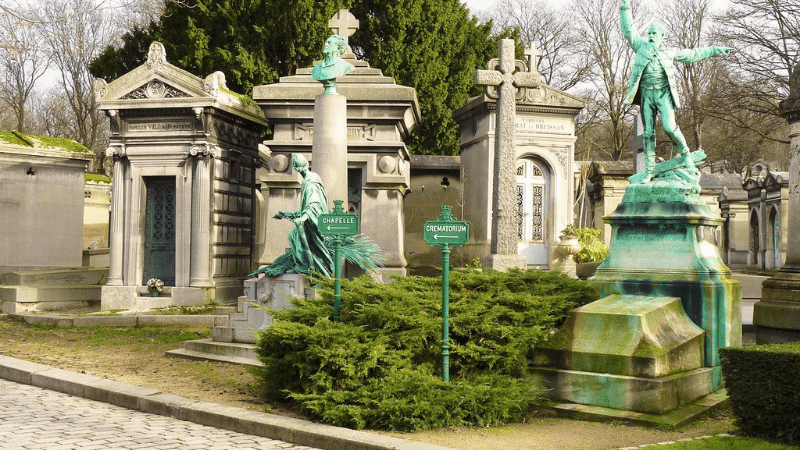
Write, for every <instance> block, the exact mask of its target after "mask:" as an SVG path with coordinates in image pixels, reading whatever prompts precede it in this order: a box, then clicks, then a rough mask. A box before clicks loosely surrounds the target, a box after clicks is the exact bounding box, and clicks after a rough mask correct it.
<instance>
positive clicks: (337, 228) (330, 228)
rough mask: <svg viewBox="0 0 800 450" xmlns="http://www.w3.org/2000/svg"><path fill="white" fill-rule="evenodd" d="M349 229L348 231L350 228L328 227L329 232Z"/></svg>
mask: <svg viewBox="0 0 800 450" xmlns="http://www.w3.org/2000/svg"><path fill="white" fill-rule="evenodd" d="M349 229H350V227H332V226H330V225H328V231H331V230H349Z"/></svg>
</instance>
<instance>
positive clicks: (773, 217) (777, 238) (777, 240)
mask: <svg viewBox="0 0 800 450" xmlns="http://www.w3.org/2000/svg"><path fill="white" fill-rule="evenodd" d="M769 220H770V225H771V226H772V268H778V267H780V266H781V227H780V222H779V221H778V213H777V212H776V211H775V210H774V209H773V210H772V211H771V212H770V215H769Z"/></svg>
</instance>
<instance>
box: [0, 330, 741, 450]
mask: <svg viewBox="0 0 800 450" xmlns="http://www.w3.org/2000/svg"><path fill="white" fill-rule="evenodd" d="M0 317H2V316H0ZM209 334H210V330H209V329H197V330H186V329H173V328H162V329H159V330H154V332H152V333H151V332H147V330H138V331H136V332H124V333H120V335H116V334H114V333H105V332H103V331H101V329H81V328H48V327H31V326H28V325H24V324H22V323H20V322H16V321H14V320H11V319H8V318H6V317H2V318H0V354H3V355H6V356H12V357H15V358H19V359H24V360H27V361H32V362H37V363H40V364H47V365H49V366H53V367H57V368H60V369H64V370H70V371H74V372H80V373H87V374H91V375H95V376H99V377H105V378H109V379H113V380H118V381H124V382H127V383H131V384H135V385H138V386H145V387H150V388H153V389H158V390H160V391H163V392H167V393H170V394H175V395H179V396H182V397H186V398H191V399H196V400H202V401H208V402H215V403H221V404H224V405H230V406H236V407H240V408H246V409H251V410H259V411H268V412H272V413H275V414H283V415H290V416H293V417H302V416H301V415H299V414H297V413H294V412H292V411H288V410H285V409H282V408H279V407H274V406H273V407H268V406H265V405H264V403H262V402H261V401H260V399H259V398H258V395H257V389H256V387H255V386H256V378H255V377H254V376H253V375H252V374H251V373H250V372H248V371H247V369H245V368H244V367H242V366H237V365H233V364H226V363H217V362H208V361H189V360H182V359H174V358H168V357H166V356H164V352H165V351H167V350H172V349H175V348H180V347H182V341H183V340H188V339H200V338H203V337H208V335H209ZM735 431H736V427H735V425H734V424H733V418H732V416H731V414H730V412H729V411H724V412H722V413H720V414H717V415H715V416H713V417H709V418H707V419H704V420H701V421H699V422H696V423H694V424H692V425H690V426H688V427H686V428H684V429H681V430H678V431H670V430H662V429H658V428H645V427H639V426H632V425H626V424H623V423H599V422H585V421H577V420H568V419H558V418H552V417H532V418H530V419H529V420H528V421H526V423H517V424H509V425H506V426H503V427H495V428H447V429H440V430H432V431H427V432H420V433H414V434H407V433H382V434H390V435H392V436H398V437H402V438H404V439H409V440H414V441H422V442H428V443H433V444H438V445H444V446H447V447H452V448H457V449H462V450H478V449H480V450H508V449H520V450H523V449H526V450H527V449H530V450H534V449H548V450H567V449H609V448H620V447H629V446H639V445H642V444H655V443H659V442H665V441H675V440H678V439H686V438H692V437H698V436H707V435H715V434H720V433H735Z"/></svg>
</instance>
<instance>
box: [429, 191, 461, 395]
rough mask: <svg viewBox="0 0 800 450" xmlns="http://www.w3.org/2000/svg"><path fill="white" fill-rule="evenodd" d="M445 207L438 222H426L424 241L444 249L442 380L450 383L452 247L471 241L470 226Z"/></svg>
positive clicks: (448, 207)
mask: <svg viewBox="0 0 800 450" xmlns="http://www.w3.org/2000/svg"><path fill="white" fill-rule="evenodd" d="M451 210H452V207H450V206H447V205H443V206H442V213H441V215H440V216H439V218H438V219H437V220H433V221H428V222H425V228H424V230H423V239H424V240H425V242H427V243H428V244H430V245H436V246H438V247H439V248H441V249H442V379H443V380H444V381H450V246H451V245H463V244H465V243H466V242H467V241H469V225H468V224H467V223H466V222H462V221H458V220H455V219H453V216H452V215H451V213H450V211H451Z"/></svg>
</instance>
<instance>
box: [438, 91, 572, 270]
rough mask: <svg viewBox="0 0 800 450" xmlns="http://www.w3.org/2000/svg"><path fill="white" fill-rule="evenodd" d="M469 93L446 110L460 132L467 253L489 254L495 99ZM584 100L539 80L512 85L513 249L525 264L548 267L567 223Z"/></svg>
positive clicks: (570, 207) (493, 171) (551, 263)
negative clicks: (532, 85) (450, 110)
mask: <svg viewBox="0 0 800 450" xmlns="http://www.w3.org/2000/svg"><path fill="white" fill-rule="evenodd" d="M491 93H492V88H489V90H488V92H487V94H484V95H480V96H478V97H474V98H471V99H470V100H469V101H468V102H467V104H466V105H465V106H463V107H461V108H459V109H458V110H456V111H455V112H454V113H453V115H454V117H455V119H456V122H458V123H459V126H460V130H461V162H462V164H463V167H464V206H463V208H464V220H467V221H468V222H469V223H470V226H471V231H470V232H471V234H472V235H471V236H470V242H469V243H468V244H466V246H465V247H469V248H471V251H470V253H475V254H479V255H482V256H485V255H488V254H490V253H491V252H490V248H491V230H492V220H493V219H492V218H493V212H494V209H493V208H494V207H493V205H492V186H493V176H494V175H493V174H494V173H495V170H494V160H495V158H494V151H495V138H496V135H497V129H496V125H495V118H496V112H497V100H496V99H495V98H492V97H493V96H490V94H491ZM584 106H585V101H584V100H583V99H580V98H578V97H575V96H573V95H570V94H567V93H566V92H563V91H559V90H557V89H555V88H552V87H550V86H547V85H544V84H541V85H539V87H537V88H518V90H517V99H516V133H515V153H516V155H515V156H516V163H515V164H516V166H515V168H516V172H515V173H516V211H515V214H516V217H517V230H516V231H517V240H518V252H519V254H520V255H523V256H525V258H526V259H527V263H528V267H529V268H532V267H535V268H542V269H551V268H553V267H554V266H553V264H554V263H555V261H556V259H558V255H557V254H556V252H555V247H556V245H557V243H558V237H559V235H560V234H561V230H563V229H564V227H566V226H567V225H568V224H572V223H573V215H574V212H573V206H574V205H573V204H574V201H575V179H574V174H575V161H574V155H575V139H576V137H575V122H574V119H575V116H576V115H577V114H578V113H579V112H580V111H581V109H583V108H584Z"/></svg>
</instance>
